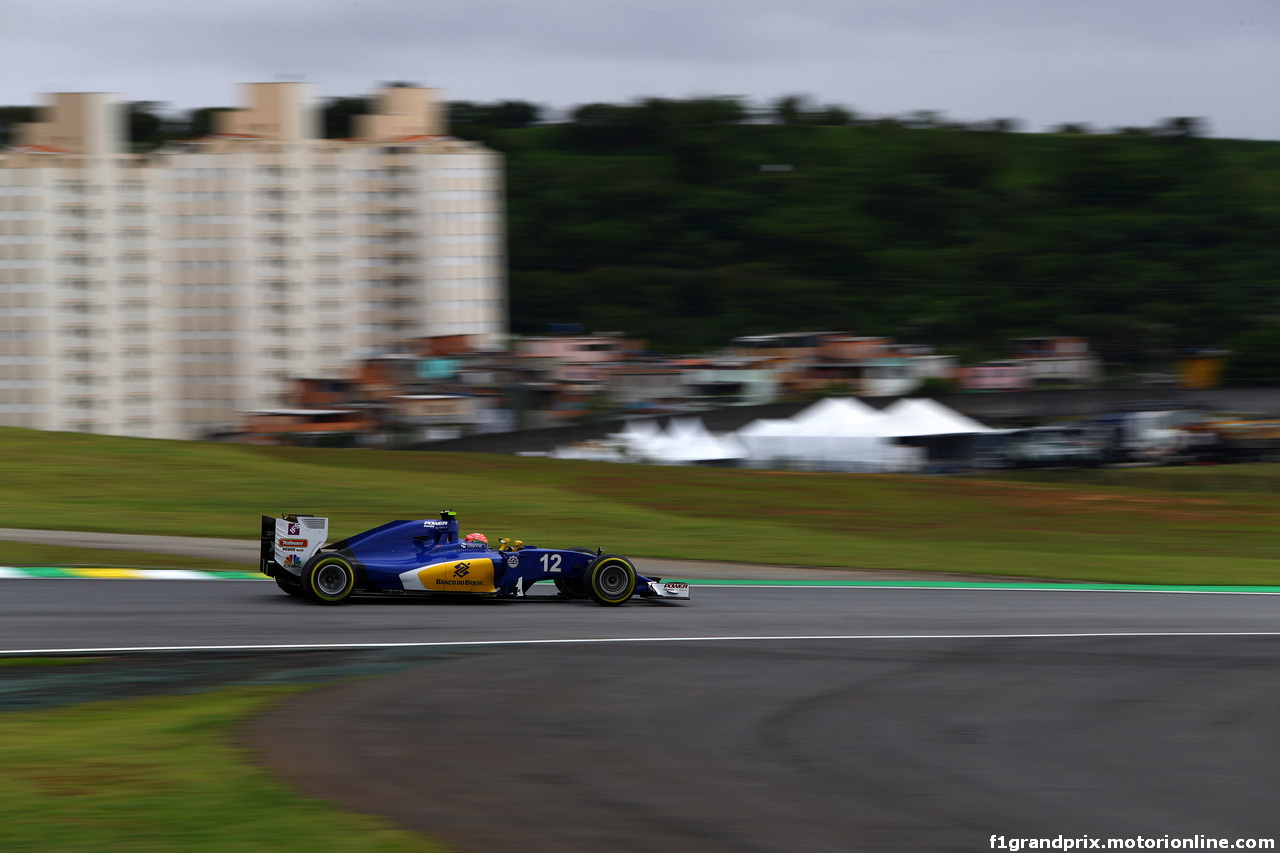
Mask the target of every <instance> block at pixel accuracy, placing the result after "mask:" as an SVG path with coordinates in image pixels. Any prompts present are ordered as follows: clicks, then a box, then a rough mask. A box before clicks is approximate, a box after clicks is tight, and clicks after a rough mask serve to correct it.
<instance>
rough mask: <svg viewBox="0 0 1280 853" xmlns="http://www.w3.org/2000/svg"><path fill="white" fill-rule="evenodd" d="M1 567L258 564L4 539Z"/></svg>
mask: <svg viewBox="0 0 1280 853" xmlns="http://www.w3.org/2000/svg"><path fill="white" fill-rule="evenodd" d="M0 566H64V567H65V566H92V567H95V568H127V569H202V570H205V571H220V572H252V571H256V570H257V568H258V565H257V563H253V562H249V563H244V562H240V563H233V562H231V561H224V560H206V559H201V558H199V557H175V556H172V555H169V554H151V553H147V552H145V551H115V550H110V549H107V548H71V547H67V546H64V545H37V544H33V543H30V542H6V541H0Z"/></svg>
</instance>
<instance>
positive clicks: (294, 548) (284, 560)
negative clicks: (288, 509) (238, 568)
mask: <svg viewBox="0 0 1280 853" xmlns="http://www.w3.org/2000/svg"><path fill="white" fill-rule="evenodd" d="M328 538H329V519H327V518H320V517H318V516H314V515H298V514H295V513H285V514H284V515H283V516H281V517H280V518H272V517H271V516H269V515H264V516H262V544H261V548H260V551H259V558H260V560H259V568H261V570H262V573H263V574H264V575H268V576H270V577H275V576H276V575H277V572H278V570H280V569H284V570H285V571H288V572H289V573H290V574H295V575H297V574H301V572H302V566H303V565H304V564H305V563H306V562H307V560H309V559H310V558H311V555H312V554H314V553H315V552H316V551H319V550H320V549H321V548H322V547H323V546H324V543H325V541H326V540H327V539H328Z"/></svg>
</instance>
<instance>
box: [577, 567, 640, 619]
mask: <svg viewBox="0 0 1280 853" xmlns="http://www.w3.org/2000/svg"><path fill="white" fill-rule="evenodd" d="M586 587H587V594H588V595H590V596H591V600H592V601H594V602H595V603H596V604H600V605H603V606H605V607H617V606H618V605H619V604H623V603H625V602H626V601H627V600H628V599H629V598H631V596H633V595H635V592H636V567H635V566H633V565H631V561H630V560H628V559H627V558H626V557H619V556H618V555H617V554H604V555H602V556H599V557H597V558H596V559H595V560H593V561H592V562H591V564H590V565H589V566H587V575H586Z"/></svg>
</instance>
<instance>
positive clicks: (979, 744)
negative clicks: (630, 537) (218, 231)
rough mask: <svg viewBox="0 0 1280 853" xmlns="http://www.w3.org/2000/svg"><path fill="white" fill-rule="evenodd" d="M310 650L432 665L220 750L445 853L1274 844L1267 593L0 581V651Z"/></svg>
mask: <svg viewBox="0 0 1280 853" xmlns="http://www.w3.org/2000/svg"><path fill="white" fill-rule="evenodd" d="M729 638H733V639H729ZM619 641H625V642H619ZM459 643H460V644H465V645H460V646H459V645H453V644H459ZM312 644H315V645H337V646H348V647H351V646H360V645H361V644H406V648H405V650H404V651H405V652H406V653H407V652H410V651H414V650H415V648H416V646H415V645H413V644H427V645H423V646H422V647H421V648H420V651H421V652H422V653H423V654H424V655H425V654H428V653H433V654H435V655H436V657H434V658H431V659H430V660H428V659H427V658H426V657H424V658H423V659H422V660H421V661H418V662H416V663H415V662H410V664H411V665H409V666H408V668H402V669H399V670H398V671H395V672H392V673H391V674H384V675H380V676H378V677H375V678H370V679H366V680H362V681H356V682H346V683H342V684H339V685H337V686H333V687H326V688H323V689H321V690H318V691H315V692H309V693H304V694H299V695H298V696H297V697H296V698H292V699H291V700H289V702H288V703H286V704H285V705H283V706H282V707H281V708H280V709H279V710H278V711H276V712H275V713H273V714H272V715H271V716H269V717H266V718H263V719H259V720H256V721H254V722H253V723H252V724H251V725H250V726H249V727H248V728H247V730H246V731H245V732H244V733H243V739H244V741H245V743H247V744H248V745H250V746H251V747H253V748H254V749H255V750H256V751H257V752H258V754H259V755H260V756H261V758H262V760H263V761H264V762H265V763H267V764H268V765H269V766H270V767H272V768H273V769H274V770H276V771H277V772H279V773H282V774H283V775H285V776H286V777H288V778H291V779H293V780H294V781H295V783H296V784H297V785H298V787H300V788H302V789H303V790H305V791H307V792H308V793H311V794H313V795H316V796H319V797H323V798H325V799H328V800H332V801H335V802H338V803H340V804H342V805H343V806H346V807H348V808H352V809H356V810H360V811H365V812H371V813H377V814H383V815H386V816H389V817H391V818H393V819H394V820H396V821H398V822H400V823H401V824H403V825H405V826H408V827H411V828H415V829H419V830H421V831H423V832H425V833H427V834H429V835H432V836H434V837H437V838H440V839H442V840H444V841H446V842H449V843H452V844H454V845H456V846H457V847H458V848H459V849H461V850H463V851H474V852H475V853H481V851H526V850H528V851H534V850H556V851H584V853H585V851H592V853H596V851H659V850H661V851H856V850H903V851H906V850H922V851H931V850H944V851H945V850H956V851H973V850H987V849H991V848H990V844H989V838H990V836H992V835H1003V836H1006V837H1041V838H1043V837H1056V836H1057V835H1059V834H1062V835H1065V836H1068V837H1080V836H1086V835H1087V836H1093V837H1104V838H1105V837H1127V838H1132V837H1136V836H1139V835H1142V836H1145V837H1147V838H1152V837H1155V838H1159V837H1162V836H1164V835H1166V834H1167V835H1170V836H1173V837H1190V836H1194V835H1196V834H1199V835H1202V836H1209V837H1214V838H1230V839H1235V838H1253V837H1262V838H1276V837H1280V816H1277V810H1276V808H1275V799H1276V792H1277V791H1280V760H1278V759H1280V679H1278V678H1277V677H1276V676H1277V674H1278V673H1277V657H1278V656H1280V596H1277V595H1263V594H1198V593H1147V592H1123V593H1116V592H1093V591H1075V590H1071V589H1069V588H1066V587H1064V588H1063V589H1061V590H1050V591H1045V590H1000V589H990V590H988V589H919V588H916V589H894V588H857V587H844V588H813V587H789V588H767V587H754V588H735V587H695V588H694V590H693V599H692V601H690V602H688V603H680V604H672V603H665V602H664V603H657V604H648V603H637V604H629V605H627V606H624V607H621V608H602V607H597V606H595V605H593V604H590V603H582V602H572V603H568V602H560V601H557V600H553V599H550V598H547V599H543V600H539V599H536V598H535V599H531V600H528V601H523V602H522V601H506V602H504V601H479V600H459V601H414V600H390V601H388V600H380V599H365V600H358V601H355V602H353V603H352V604H350V605H348V606H344V607H336V608H324V607H316V606H313V605H308V604H305V603H303V602H300V601H297V600H295V599H291V598H288V597H286V596H284V595H283V594H281V593H279V592H277V591H276V590H275V588H274V586H273V585H272V584H270V583H269V582H254V581H219V582H212V581H211V582H201V581H168V582H166V581H136V580H133V581H109V580H5V581H3V582H0V650H2V651H8V652H11V653H12V652H15V651H24V650H25V651H39V650H54V649H57V650H75V649H108V648H135V649H136V648H157V647H164V648H170V649H172V648H178V647H186V648H190V647H203V646H221V647H227V646H241V647H243V646H289V647H292V648H293V649H297V647H298V646H308V645H312ZM431 644H449V645H448V646H445V647H444V648H446V649H448V650H449V651H450V654H449V655H441V654H440V649H441V647H440V646H435V645H431ZM223 653H225V652H223ZM298 653H299V652H297V651H274V652H269V651H254V652H252V654H253V655H256V656H258V657H261V656H263V655H289V654H298ZM309 653H310V652H309ZM173 654H176V653H173ZM197 654H210V655H212V654H215V653H214V652H208V653H197ZM314 654H320V652H314ZM325 654H328V653H327V652H326V653H325ZM335 654H336V653H335ZM1104 845H1105V842H1104Z"/></svg>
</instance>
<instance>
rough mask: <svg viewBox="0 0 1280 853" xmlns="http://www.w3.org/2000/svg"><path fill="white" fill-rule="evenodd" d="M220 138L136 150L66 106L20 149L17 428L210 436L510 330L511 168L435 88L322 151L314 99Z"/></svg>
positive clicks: (109, 121)
mask: <svg viewBox="0 0 1280 853" xmlns="http://www.w3.org/2000/svg"><path fill="white" fill-rule="evenodd" d="M246 89H247V93H248V106H247V107H246V108H245V109H241V110H229V111H225V112H222V113H218V114H215V116H216V118H215V121H216V123H215V128H214V132H213V133H212V134H210V135H209V136H206V137H203V138H200V139H194V140H188V141H185V142H182V143H178V144H172V145H168V146H166V147H164V148H162V149H159V150H157V151H153V152H148V153H145V154H132V153H128V152H126V150H125V147H126V146H125V141H124V130H123V127H122V110H121V107H120V105H119V104H118V103H116V102H115V101H114V99H113V97H112V96H109V95H103V94H58V95H54V96H53V97H52V103H51V104H50V105H49V106H48V107H46V108H45V109H44V111H43V115H42V116H41V119H42V120H41V121H38V122H35V123H32V124H27V125H22V126H21V127H20V134H19V138H18V140H17V142H16V144H14V145H13V146H12V147H11V148H9V149H7V150H3V151H0V425H5V426H20V427H30V428H35V429H50V430H77V431H84V432H95V433H107V434H114V435H133V436H145V437H156V438H196V437H200V436H202V435H205V434H208V433H209V432H211V431H215V430H218V429H220V428H224V427H227V426H230V425H233V424H235V423H236V422H237V421H238V413H239V412H243V411H253V410H259V409H264V408H271V407H273V406H276V405H278V404H279V403H280V402H281V399H280V395H281V394H282V392H283V390H284V382H285V380H286V379H288V378H290V377H301V376H307V377H320V378H325V377H328V378H337V377H339V376H341V375H343V374H344V373H345V370H346V368H347V366H348V365H349V364H350V363H351V362H352V361H353V360H354V359H357V358H361V357H366V356H369V355H374V354H379V353H382V352H387V351H391V350H393V349H394V348H395V347H396V345H397V342H399V341H403V340H404V339H406V338H411V337H419V336H427V335H447V334H475V335H481V336H484V337H485V338H487V339H489V340H490V341H492V342H493V343H497V342H498V340H499V338H500V337H501V336H502V335H503V334H504V332H505V328H506V286H505V272H504V271H505V260H504V251H503V242H504V241H503V234H504V229H503V200H502V186H503V181H502V161H501V157H500V155H498V154H497V153H495V152H493V151H491V150H489V149H486V148H484V147H483V146H480V145H477V144H474V143H470V142H465V141H462V140H458V139H453V138H450V137H449V136H447V135H446V132H445V128H444V121H443V118H442V114H441V113H442V105H441V104H440V102H439V101H438V100H437V97H436V93H435V91H434V90H430V89H421V88H412V87H395V88H386V89H382V90H381V91H379V92H378V93H377V96H376V98H375V102H376V108H375V109H374V111H373V113H372V114H371V115H367V116H361V117H359V121H358V123H357V128H356V130H357V137H356V138H353V139H345V140H329V139H322V138H320V136H319V133H318V132H317V131H318V115H317V111H316V110H315V108H314V106H313V105H312V103H311V101H310V99H309V97H308V85H307V84H304V83H257V84H251V85H249V86H247V87H246Z"/></svg>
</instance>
